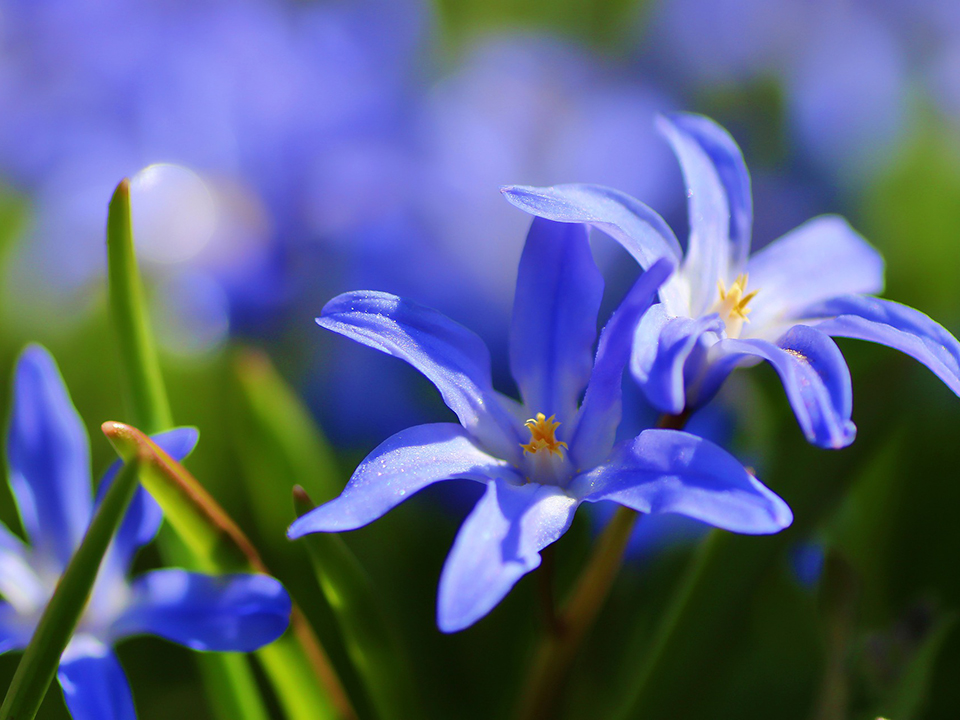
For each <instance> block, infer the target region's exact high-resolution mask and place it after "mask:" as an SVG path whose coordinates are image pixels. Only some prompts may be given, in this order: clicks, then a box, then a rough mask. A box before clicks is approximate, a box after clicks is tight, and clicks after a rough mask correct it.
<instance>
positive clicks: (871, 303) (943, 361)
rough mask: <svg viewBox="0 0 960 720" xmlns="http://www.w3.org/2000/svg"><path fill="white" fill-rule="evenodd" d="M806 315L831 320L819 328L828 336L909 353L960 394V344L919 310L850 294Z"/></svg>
mask: <svg viewBox="0 0 960 720" xmlns="http://www.w3.org/2000/svg"><path fill="white" fill-rule="evenodd" d="M804 315H805V317H810V318H816V317H824V316H825V317H827V318H828V319H827V320H824V321H823V322H821V323H817V324H816V325H815V327H816V328H817V330H819V331H820V332H822V333H825V334H827V335H831V336H833V337H849V338H857V339H858V340H869V341H871V342H875V343H880V344H881V345H886V346H888V347H892V348H894V349H895V350H899V351H900V352H903V353H906V354H907V355H909V356H910V357H912V358H914V359H916V360H919V361H920V362H922V363H923V364H924V365H926V366H927V367H928V368H930V369H931V370H932V371H933V372H934V374H935V375H936V376H937V377H938V378H940V379H941V380H943V382H944V383H946V384H947V387H949V388H950V389H951V390H953V392H955V393H956V394H958V395H960V343H958V342H957V339H956V338H955V337H954V336H953V335H951V334H950V333H949V332H948V331H947V330H946V329H945V328H944V327H943V326H942V325H940V324H939V323H937V322H935V321H933V320H931V319H930V318H929V317H927V316H926V315H924V314H923V313H922V312H920V311H919V310H914V309H913V308H911V307H907V306H906V305H901V304H900V303H896V302H893V301H891V300H882V299H880V298H875V297H864V296H856V295H848V296H845V297H838V298H834V299H832V300H827V301H826V302H823V303H819V304H817V305H814V306H812V307H809V308H807V309H806V310H805V311H804ZM831 316H835V317H831Z"/></svg>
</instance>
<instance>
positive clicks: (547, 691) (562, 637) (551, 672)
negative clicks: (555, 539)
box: [516, 507, 640, 720]
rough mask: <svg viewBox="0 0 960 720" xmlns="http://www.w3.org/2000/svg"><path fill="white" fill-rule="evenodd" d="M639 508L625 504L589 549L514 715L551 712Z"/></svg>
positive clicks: (537, 719) (534, 719) (534, 717)
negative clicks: (584, 564) (570, 593)
mask: <svg viewBox="0 0 960 720" xmlns="http://www.w3.org/2000/svg"><path fill="white" fill-rule="evenodd" d="M639 517H640V513H638V512H637V511H636V510H631V509H630V508H626V507H619V508H617V512H616V514H615V515H614V516H613V519H612V520H611V521H610V523H609V524H608V525H607V527H606V529H605V530H604V531H603V534H602V535H601V536H600V538H599V540H597V544H596V546H595V548H594V551H593V554H592V555H591V556H590V560H589V561H588V562H587V566H586V567H585V568H584V570H583V572H582V573H581V575H580V578H579V579H578V581H577V584H576V587H575V588H574V590H573V594H572V595H571V597H570V600H569V601H568V602H567V604H566V605H565V606H564V608H563V610H562V611H561V612H560V615H559V617H557V619H556V621H555V622H554V623H552V624H551V632H549V633H547V634H545V636H544V637H543V639H542V640H541V641H540V644H539V646H538V647H537V650H536V658H535V660H534V663H533V666H532V669H531V671H530V675H529V676H528V678H527V682H526V684H525V689H524V692H523V695H522V696H521V699H520V704H519V706H518V709H517V714H516V716H517V718H518V719H519V720H541V719H542V718H549V717H553V712H554V709H555V706H556V702H557V700H558V699H559V698H560V695H561V687H562V684H563V681H564V679H565V678H566V676H567V673H568V672H569V670H570V666H571V665H572V664H573V660H574V658H575V657H576V655H577V651H578V650H579V649H580V644H581V642H582V641H583V638H584V636H585V635H586V634H587V632H588V631H589V630H590V628H591V627H593V624H594V622H595V621H596V619H597V615H599V613H600V609H601V608H602V607H603V604H604V602H605V601H606V599H607V596H608V595H609V594H610V589H611V588H612V587H613V581H614V580H615V579H616V577H617V572H618V571H619V570H620V564H621V561H622V560H623V552H624V550H625V549H626V547H627V541H628V540H629V539H630V533H631V532H632V531H633V526H634V525H635V524H636V522H637V519H638V518H639Z"/></svg>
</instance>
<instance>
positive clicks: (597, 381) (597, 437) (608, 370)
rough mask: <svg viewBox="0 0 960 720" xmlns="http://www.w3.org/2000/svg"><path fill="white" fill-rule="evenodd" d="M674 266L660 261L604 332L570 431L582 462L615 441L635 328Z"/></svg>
mask: <svg viewBox="0 0 960 720" xmlns="http://www.w3.org/2000/svg"><path fill="white" fill-rule="evenodd" d="M673 269H674V268H673V265H672V264H671V263H670V261H669V260H667V259H665V258H664V259H662V260H658V261H657V262H656V263H654V264H653V265H652V266H651V267H650V269H649V270H647V271H646V272H645V273H643V275H641V276H640V279H639V280H637V282H636V283H635V284H634V286H633V287H632V288H631V289H630V292H628V293H627V295H626V297H625V298H624V299H623V302H621V303H620V306H619V307H618V308H617V309H616V310H615V311H614V313H613V315H611V316H610V320H608V321H607V324H606V325H605V326H604V328H603V332H601V333H600V342H599V344H598V346H597V358H596V361H595V362H594V365H593V372H592V373H591V375H590V383H589V384H588V385H587V391H586V394H585V395H584V397H583V405H581V406H580V413H579V415H578V416H577V421H576V425H575V426H574V429H573V432H572V433H571V436H570V437H571V440H570V455H571V458H572V459H573V463H574V465H575V466H576V467H581V468H584V467H593V466H594V465H596V464H597V463H599V462H601V461H602V460H603V459H604V458H605V457H606V456H607V455H608V454H609V452H610V450H611V448H612V447H613V443H614V438H615V436H616V433H617V427H618V426H619V425H620V419H621V414H622V411H623V407H622V405H623V402H622V400H623V369H624V368H625V367H626V365H627V361H628V360H629V358H630V348H631V347H632V345H633V336H634V329H635V328H636V326H637V322H638V321H639V319H640V317H641V316H642V315H643V313H644V312H645V311H646V310H647V309H648V308H649V307H650V303H651V302H653V300H654V297H655V295H656V293H657V288H659V287H660V285H661V284H663V282H664V280H666V279H667V277H669V275H670V273H672V272H673Z"/></svg>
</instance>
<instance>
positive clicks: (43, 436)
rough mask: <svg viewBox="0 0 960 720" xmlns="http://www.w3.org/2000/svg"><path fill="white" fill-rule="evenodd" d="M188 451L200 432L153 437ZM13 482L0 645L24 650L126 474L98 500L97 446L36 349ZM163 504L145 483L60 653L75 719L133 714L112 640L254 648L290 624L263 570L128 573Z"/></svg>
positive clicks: (1, 568) (1, 560)
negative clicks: (17, 526)
mask: <svg viewBox="0 0 960 720" xmlns="http://www.w3.org/2000/svg"><path fill="white" fill-rule="evenodd" d="M154 440H155V441H156V442H157V444H158V445H159V446H160V447H162V448H163V449H164V450H165V451H166V452H168V453H169V454H170V455H171V456H172V457H174V458H177V459H180V458H183V457H184V456H186V455H187V454H188V453H189V452H190V451H191V450H192V449H193V446H194V445H195V444H196V441H197V433H196V431H195V430H193V429H191V428H179V429H176V430H171V431H170V432H167V433H163V434H161V435H158V436H156V437H155V438H154ZM6 453H7V465H8V467H9V471H10V485H11V488H12V490H13V495H14V498H15V500H16V503H17V507H18V508H19V511H20V519H21V521H22V523H23V528H24V530H25V532H26V535H27V539H28V542H29V544H25V543H24V542H23V541H22V540H20V539H19V538H18V537H17V536H16V535H14V534H13V533H12V532H10V530H8V529H7V528H6V527H5V526H3V525H0V594H2V596H3V598H4V600H3V602H0V652H7V651H10V650H18V649H22V648H24V647H25V646H26V645H27V643H28V642H29V641H30V638H31V636H32V634H33V632H34V629H35V628H36V625H37V622H38V621H39V619H40V616H41V614H42V613H43V610H44V607H45V606H46V604H47V602H48V601H49V599H50V597H51V595H52V594H53V591H54V588H55V587H56V584H57V581H58V580H59V578H60V576H61V574H62V573H63V571H64V569H65V568H66V566H67V563H68V562H69V560H70V558H71V557H72V555H73V553H74V551H75V550H76V549H77V547H78V546H79V544H80V541H81V540H82V539H83V535H84V533H85V532H86V529H87V526H88V525H89V524H90V520H91V518H92V516H93V512H94V510H95V508H96V506H97V504H98V503H99V502H100V500H101V499H102V498H103V495H104V493H105V492H106V489H107V488H108V487H109V485H110V483H111V482H112V481H113V479H114V478H115V477H116V474H117V472H118V471H119V468H120V465H119V463H115V464H114V465H113V466H112V467H111V468H110V469H109V470H108V471H107V473H106V475H105V476H104V478H103V480H102V481H101V483H100V486H99V488H98V492H97V497H96V499H94V497H93V494H92V487H91V483H90V457H89V442H88V439H87V433H86V430H85V429H84V426H83V423H82V421H81V420H80V417H79V416H78V415H77V412H76V410H75V409H74V407H73V404H72V403H71V401H70V397H69V395H68V394H67V389H66V387H65V386H64V384H63V380H62V379H61V377H60V374H59V371H58V370H57V366H56V364H55V363H54V361H53V358H52V357H50V355H49V354H48V353H47V352H46V351H45V350H44V349H43V348H41V347H39V346H30V347H28V348H27V349H26V350H25V351H24V352H23V354H22V355H21V357H20V359H19V361H18V362H17V367H16V372H15V379H14V394H13V409H12V412H11V417H10V426H9V431H8V434H7V447H6ZM161 520H162V514H161V512H160V508H159V506H158V505H157V504H156V502H155V501H154V500H153V499H152V498H151V497H150V496H149V495H148V494H147V493H146V492H145V491H144V490H143V489H142V488H138V489H137V491H136V494H135V495H134V499H133V501H132V502H131V505H130V508H129V509H128V511H127V514H126V515H125V516H124V519H123V521H122V522H121V525H120V528H119V529H118V531H117V534H116V536H115V537H114V539H113V541H112V543H111V545H110V547H109V549H108V551H107V554H106V556H105V557H104V559H103V563H102V565H101V567H100V572H99V574H98V575H97V579H96V583H95V585H94V588H93V591H92V594H91V597H90V601H89V603H88V605H87V607H86V609H85V610H84V612H83V615H82V617H81V619H80V622H79V624H78V625H77V628H76V631H75V633H74V636H73V638H72V639H71V640H70V643H69V645H67V648H66V650H65V651H64V653H63V656H62V657H61V659H60V667H59V671H58V678H59V680H60V686H61V687H62V689H63V693H64V697H65V699H66V702H67V706H68V708H69V709H70V713H71V714H72V715H73V717H74V718H83V719H84V720H103V718H134V717H135V713H134V708H133V699H132V697H131V695H130V688H129V686H128V684H127V679H126V677H125V675H124V673H123V670H122V669H121V667H120V665H119V663H118V662H117V658H116V655H114V652H113V649H112V646H113V645H114V644H115V643H116V642H118V641H119V640H122V639H123V638H125V637H129V636H131V635H144V634H147V635H157V636H160V637H163V638H166V639H168V640H172V641H173V642H177V643H180V644H182V645H186V646H187V647H190V648H193V649H196V650H218V651H231V652H249V651H251V650H255V649H257V648H259V647H261V646H262V645H265V644H267V643H270V642H272V641H273V640H275V639H276V638H277V637H279V636H280V635H281V634H282V633H283V631H284V630H285V629H286V627H287V623H288V621H289V616H290V598H289V596H288V595H287V592H286V591H285V590H284V589H283V586H282V585H280V583H279V582H277V581H276V580H274V579H273V578H271V577H269V576H266V575H228V576H222V577H214V576H210V575H202V574H198V573H190V572H186V571H184V570H177V569H164V570H153V571H150V572H147V573H144V574H143V575H139V576H138V577H135V578H133V579H132V580H130V579H128V578H127V573H128V572H129V569H130V564H131V563H132V561H133V559H134V556H135V555H136V553H137V551H138V550H139V549H140V548H141V547H143V545H145V544H146V543H148V542H150V541H151V540H152V539H153V537H154V536H155V535H156V533H157V531H158V530H159V528H160V523H161Z"/></svg>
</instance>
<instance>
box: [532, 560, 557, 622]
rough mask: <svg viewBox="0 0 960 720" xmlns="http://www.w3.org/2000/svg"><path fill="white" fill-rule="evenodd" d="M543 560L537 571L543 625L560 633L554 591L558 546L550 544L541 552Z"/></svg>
mask: <svg viewBox="0 0 960 720" xmlns="http://www.w3.org/2000/svg"><path fill="white" fill-rule="evenodd" d="M540 557H541V558H542V562H541V564H540V569H539V570H538V571H537V584H538V586H539V587H538V590H539V591H540V609H541V611H542V613H543V625H544V629H545V631H546V632H547V633H549V634H551V635H559V634H560V631H561V626H560V616H559V615H558V614H557V600H556V595H555V593H554V591H553V582H554V578H555V576H556V546H555V545H548V546H547V547H545V548H544V549H543V551H542V552H541V553H540Z"/></svg>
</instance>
